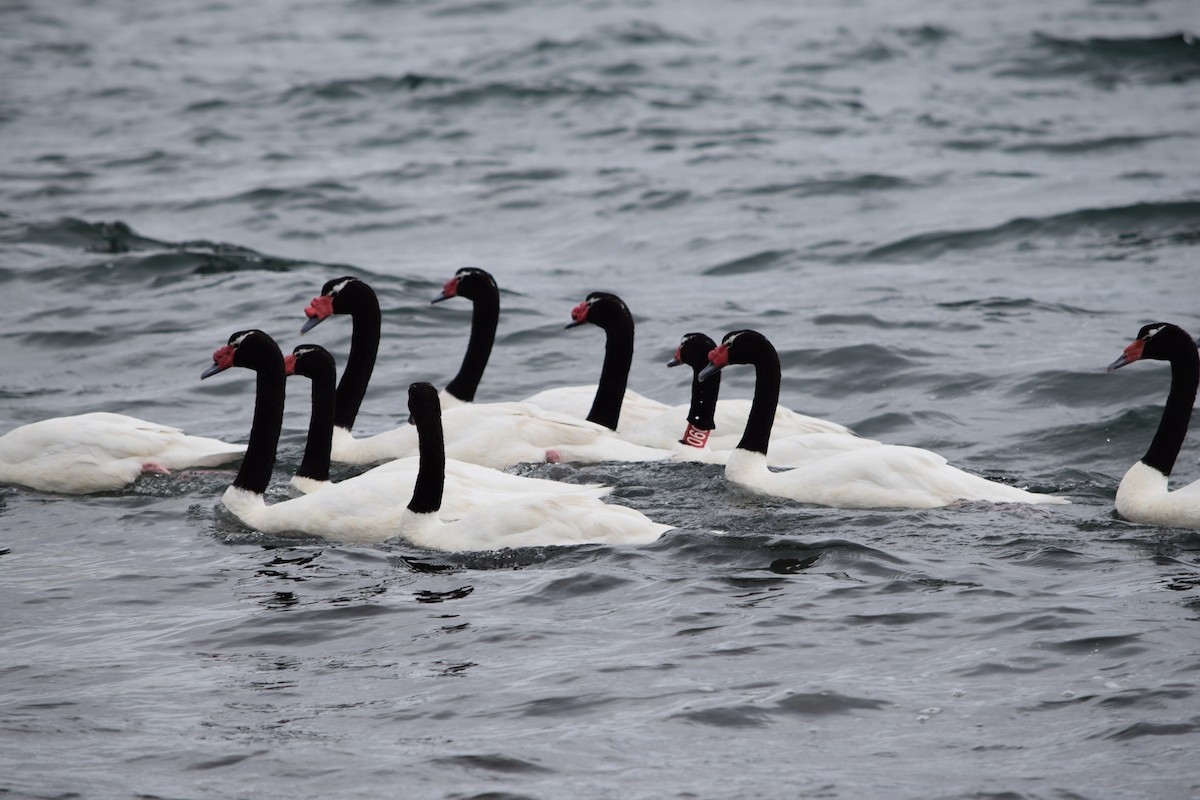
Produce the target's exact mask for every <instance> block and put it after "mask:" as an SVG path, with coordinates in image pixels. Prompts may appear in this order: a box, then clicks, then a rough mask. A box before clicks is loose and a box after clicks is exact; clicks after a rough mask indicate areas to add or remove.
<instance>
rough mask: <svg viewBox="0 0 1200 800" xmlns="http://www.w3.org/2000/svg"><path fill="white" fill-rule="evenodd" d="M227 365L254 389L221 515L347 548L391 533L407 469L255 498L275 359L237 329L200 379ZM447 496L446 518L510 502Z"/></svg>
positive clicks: (261, 339) (265, 472)
mask: <svg viewBox="0 0 1200 800" xmlns="http://www.w3.org/2000/svg"><path fill="white" fill-rule="evenodd" d="M230 367H245V368H247V369H250V370H252V371H253V372H254V373H255V376H256V388H255V400H254V419H253V422H252V424H251V429H250V444H249V446H248V447H247V449H246V456H245V458H244V459H243V461H242V467H241V469H240V470H239V471H238V474H237V477H236V478H235V479H234V481H233V484H232V485H231V486H230V487H229V488H228V489H226V490H225V494H224V495H223V496H222V502H223V503H224V505H225V507H226V508H227V509H229V511H231V512H232V513H233V514H234V515H235V516H236V517H237V518H238V519H239V520H241V521H242V523H244V524H245V525H247V526H248V527H251V528H254V529H255V530H259V531H262V532H264V533H288V532H300V533H308V534H312V535H315V536H321V537H324V538H328V539H335V540H338V541H350V542H380V541H384V540H385V539H390V538H393V537H395V536H397V535H399V533H400V531H399V525H400V524H401V522H402V521H403V519H404V517H405V513H406V511H405V503H406V502H407V501H408V499H409V498H410V496H411V494H412V491H413V486H414V484H415V482H416V475H417V471H415V470H409V471H408V472H407V473H405V472H404V471H403V470H402V469H399V468H397V469H393V470H391V471H389V470H384V469H380V470H371V471H369V472H366V473H363V474H362V475H358V476H356V477H354V478H350V479H348V480H344V481H339V482H337V483H331V484H329V485H327V486H325V487H324V488H321V489H320V490H319V491H315V492H313V493H311V494H306V495H303V496H301V497H296V498H293V499H291V500H285V501H282V502H279V503H273V504H270V505H268V504H267V503H266V501H265V499H264V497H263V493H264V492H265V491H266V488H267V486H268V484H269V483H270V480H271V472H272V469H273V468H274V466H275V448H276V446H277V445H278V443H279V434H280V430H281V427H282V424H283V409H284V400H285V395H286V383H285V382H286V380H287V377H286V367H285V364H284V358H283V354H282V353H280V351H279V346H278V345H276V343H275V341H274V340H273V339H272V338H271V337H270V336H268V335H267V334H265V333H263V332H262V331H259V330H246V331H238V332H237V333H235V334H233V335H232V336H230V337H229V342H228V344H226V345H225V346H223V347H221V348H219V349H218V350H217V351H216V352H215V353H214V354H213V364H212V366H211V367H209V368H208V369H206V370H205V371H204V373H203V374H202V375H201V378H207V377H209V376H212V375H215V374H217V373H218V372H222V371H224V370H226V369H229V368H230ZM506 477H508V478H516V476H506ZM573 488H579V489H581V490H582V491H581V494H580V496H583V497H589V498H590V499H595V498H594V497H593V496H592V494H594V492H591V491H589V490H591V489H592V488H594V487H573ZM455 490H456V492H455V495H454V496H453V497H452V498H451V499H450V500H451V502H449V503H448V504H447V505H448V508H447V509H446V511H445V512H444V513H445V514H447V515H448V516H451V517H456V516H458V515H460V514H466V513H469V512H472V511H475V510H478V509H479V508H481V507H485V508H490V507H492V506H493V505H494V503H495V502H496V501H497V499H498V498H499V499H506V498H511V497H512V496H513V495H512V493H511V492H508V491H495V490H494V489H492V488H490V487H488V486H486V485H484V486H483V488H477V487H476V486H475V485H474V484H473V482H472V481H471V480H464V481H461V482H459V483H456V484H455ZM601 491H602V490H601ZM521 496H522V497H527V496H526V495H521ZM539 496H540V495H539ZM554 496H556V495H551V497H554ZM564 496H567V497H573V496H575V495H574V494H568V495H564Z"/></svg>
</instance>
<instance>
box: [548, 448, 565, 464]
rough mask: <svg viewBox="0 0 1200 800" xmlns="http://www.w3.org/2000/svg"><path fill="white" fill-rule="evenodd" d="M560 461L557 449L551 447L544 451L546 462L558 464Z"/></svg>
mask: <svg viewBox="0 0 1200 800" xmlns="http://www.w3.org/2000/svg"><path fill="white" fill-rule="evenodd" d="M561 461H562V453H560V452H558V451H557V450H555V449H553V448H551V449H549V450H547V451H546V463H547V464H558V463H560V462H561Z"/></svg>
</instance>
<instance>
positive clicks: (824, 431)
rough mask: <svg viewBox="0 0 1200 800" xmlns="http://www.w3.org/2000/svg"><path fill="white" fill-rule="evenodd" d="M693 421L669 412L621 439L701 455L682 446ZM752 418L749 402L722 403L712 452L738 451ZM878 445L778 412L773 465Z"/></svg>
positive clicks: (681, 410)
mask: <svg viewBox="0 0 1200 800" xmlns="http://www.w3.org/2000/svg"><path fill="white" fill-rule="evenodd" d="M687 415H688V406H684V405H680V406H668V407H667V410H666V411H663V412H661V413H659V414H657V415H655V416H653V417H650V418H648V419H645V420H644V421H642V422H641V423H640V424H638V425H634V426H630V427H628V428H626V429H624V430H618V432H617V435H618V436H620V437H621V438H622V439H624V440H626V441H628V442H633V443H635V444H640V445H643V446H645V447H660V448H665V449H668V450H676V451H677V452H680V453H686V451H687V450H696V449H698V448H694V447H688V446H687V445H680V444H679V439H680V437H681V436H683V433H684V430H685V429H686V426H687ZM749 415H750V401H749V400H718V401H717V408H716V413H715V414H714V416H713V420H714V422H715V423H716V428H715V429H714V430H713V431H712V432H711V433H710V434H709V436H708V442H707V445H708V448H709V449H710V450H712V451H714V452H720V451H730V450H733V448H735V447H737V444H738V441H739V440H740V439H741V437H742V430H743V429H744V428H745V427H746V418H747V417H748V416H749ZM623 419H624V413H623V412H622V420H623ZM807 437H813V438H807ZM791 438H796V439H797V441H796V442H795V443H793V444H792V445H785V444H784V443H785V441H786V440H787V439H791ZM875 444H878V442H873V441H872V440H870V439H862V438H860V437H858V436H855V435H854V433H853V432H852V431H851V430H850V429H849V428H847V427H846V426H845V425H839V424H838V423H836V422H830V421H828V420H824V419H819V418H817V417H810V416H808V415H806V414H798V413H796V412H795V411H792V410H791V409H790V408H783V407H782V406H776V408H775V423H774V426H773V427H772V429H771V453H772V457H771V459H770V463H771V464H772V466H785V465H788V464H792V463H794V462H795V461H797V460H809V459H810V458H811V457H812V456H813V455H814V454H816V453H817V452H840V451H842V450H855V449H858V448H859V447H867V446H872V445H875ZM676 445H679V447H678V448H677V447H676ZM785 447H786V448H788V450H787V455H784V454H783V453H778V454H777V453H776V452H775V450H776V448H780V449H783V448H785ZM700 460H707V459H700ZM709 463H715V462H709Z"/></svg>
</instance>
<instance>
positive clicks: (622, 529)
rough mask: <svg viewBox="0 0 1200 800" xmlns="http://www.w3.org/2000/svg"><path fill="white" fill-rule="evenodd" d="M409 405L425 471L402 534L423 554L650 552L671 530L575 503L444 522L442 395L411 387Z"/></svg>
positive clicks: (603, 506) (588, 500) (512, 506)
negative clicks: (601, 547)
mask: <svg viewBox="0 0 1200 800" xmlns="http://www.w3.org/2000/svg"><path fill="white" fill-rule="evenodd" d="M408 398H409V399H408V403H409V412H410V414H411V415H412V418H413V421H414V422H415V423H416V427H417V429H418V430H419V431H420V435H421V455H420V460H421V469H420V473H419V474H418V475H417V481H416V486H415V487H414V489H413V494H412V500H411V502H409V504H408V507H407V510H406V514H405V518H404V520H403V522H402V523H401V525H400V526H399V531H398V532H399V535H400V536H402V537H403V538H404V539H406V540H407V541H408V542H410V543H412V544H414V545H417V546H418V547H427V548H430V549H434V550H450V551H463V550H497V549H501V548H511V547H545V546H553V545H574V544H588V543H605V544H626V545H628V544H649V543H650V542H653V541H654V540H656V539H658V537H659V536H661V535H662V534H663V532H664V531H667V530H670V529H671V526H670V525H663V524H660V523H657V522H654V521H652V520H650V519H649V518H647V517H646V516H645V515H644V514H642V513H641V512H639V511H636V510H634V509H632V508H626V507H625V506H618V505H612V504H608V503H604V502H603V501H601V500H598V499H596V498H593V497H580V496H572V495H565V496H560V497H542V498H534V499H530V498H520V499H515V500H510V501H507V502H501V503H498V504H496V505H494V506H491V507H488V508H481V509H479V510H478V511H476V512H473V513H470V514H466V515H464V516H463V517H461V518H460V519H458V520H454V521H446V520H444V519H443V518H442V517H441V516H440V515H439V509H440V508H441V506H442V498H443V486H444V462H445V451H444V449H443V448H442V427H441V424H440V420H441V413H440V406H439V404H438V394H437V390H436V389H434V388H433V386H432V385H431V384H428V383H414V384H413V385H412V386H410V387H409V390H408Z"/></svg>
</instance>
